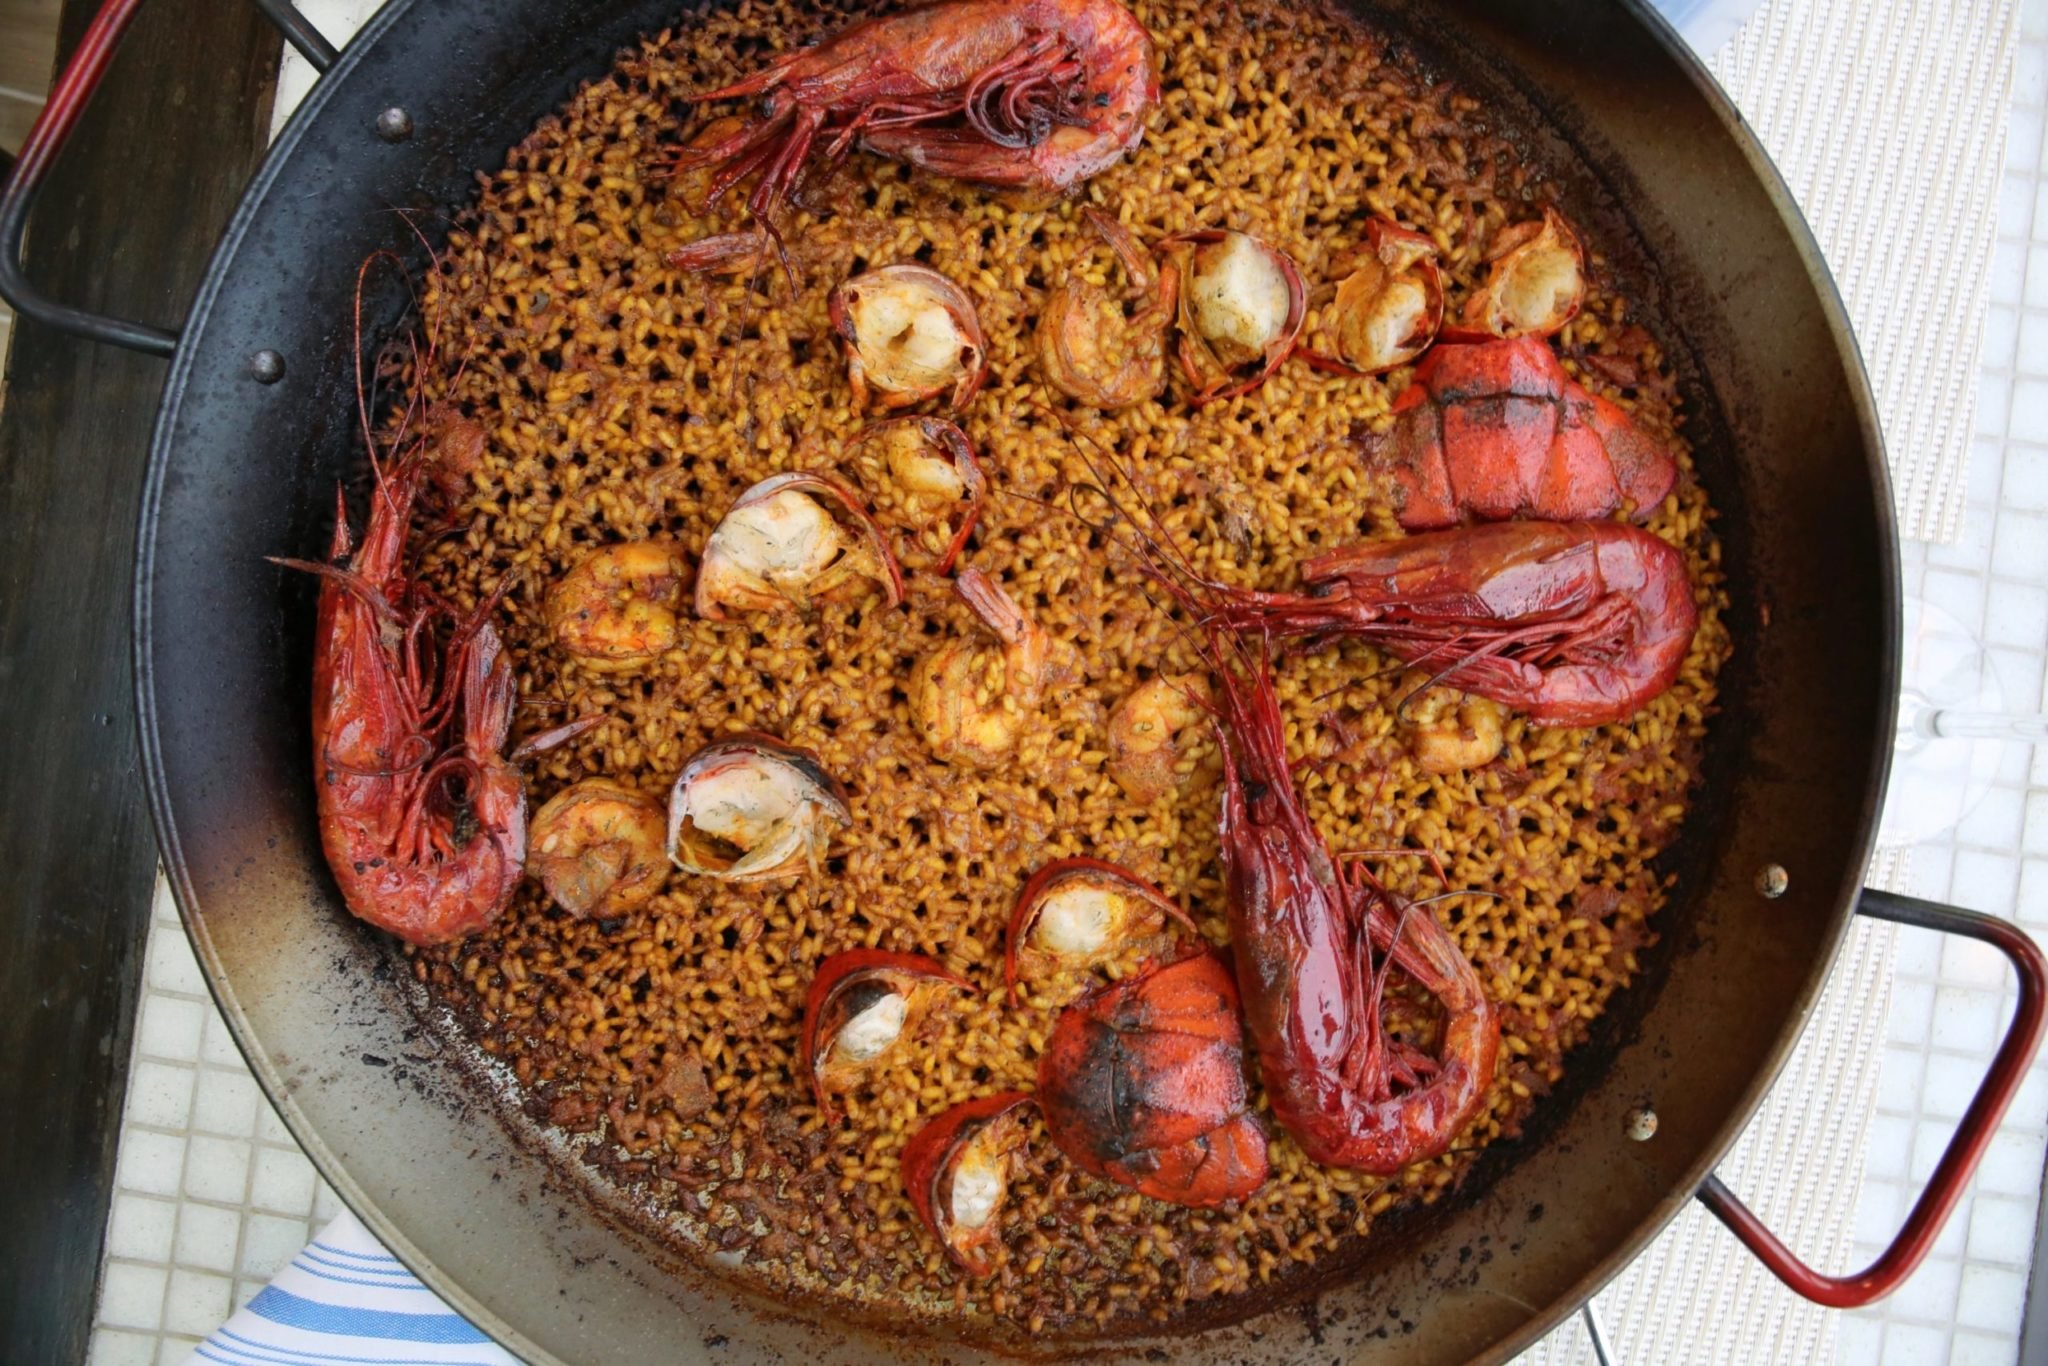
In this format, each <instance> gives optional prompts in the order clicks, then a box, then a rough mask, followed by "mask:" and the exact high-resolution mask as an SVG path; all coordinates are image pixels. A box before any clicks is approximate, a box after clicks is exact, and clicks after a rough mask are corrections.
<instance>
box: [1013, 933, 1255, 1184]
mask: <svg viewBox="0 0 2048 1366" xmlns="http://www.w3.org/2000/svg"><path fill="white" fill-rule="evenodd" d="M1249 1106H1250V1102H1249V1099H1248V1097H1247V1095H1246V1088H1245V1080H1244V1035H1243V1031H1242V1029H1241V1028H1240V1027H1239V1025H1238V1005H1237V987H1236V985H1235V984H1234V983H1233V982H1232V981H1231V978H1230V969H1228V968H1226V967H1225V966H1224V965H1223V962H1222V960H1221V959H1219V958H1217V957H1216V956H1215V955H1214V954H1211V953H1198V954H1195V955H1194V956H1192V957H1188V958H1182V959H1180V960H1179V961H1178V962H1172V963H1162V964H1155V965H1153V966H1152V967H1150V968H1148V969H1147V970H1145V971H1144V972H1141V973H1139V974H1138V975H1137V976H1134V977H1126V978H1125V979H1124V980H1122V981H1121V982H1117V983H1114V984H1111V985H1108V986H1105V987H1102V988H1100V989H1098V990H1096V991H1093V992H1091V993H1089V994H1088V995H1086V996H1084V997H1082V998H1081V999H1080V1000H1078V1001H1076V1002H1075V1003H1074V1004H1072V1005H1070V1006H1068V1007H1067V1008H1066V1009H1065V1010H1064V1011H1062V1012H1061V1013H1060V1016H1059V1018H1058V1020H1057V1021H1055V1022H1054V1024H1053V1030H1052V1037H1051V1038H1050V1039H1049V1040H1047V1042H1046V1046H1045V1052H1044V1053H1043V1054H1041V1055H1040V1057H1039V1059H1038V1108H1039V1113H1040V1114H1041V1115H1043V1116H1044V1118H1045V1129H1046V1133H1047V1134H1048V1135H1050V1136H1051V1138H1052V1141H1053V1142H1054V1143H1055V1144H1056V1145H1058V1147H1059V1149H1060V1151H1061V1152H1063V1153H1065V1154H1066V1155H1067V1157H1068V1158H1069V1159H1070V1160H1071V1161H1072V1162H1073V1163H1074V1165H1076V1166H1078V1167H1080V1168H1082V1169H1083V1170H1084V1171H1089V1172H1093V1173H1094V1174H1095V1175H1097V1176H1100V1177H1103V1178H1105V1179H1107V1180H1110V1181H1115V1182H1117V1183H1118V1184H1120V1185H1125V1186H1129V1187H1130V1188H1131V1189H1133V1190H1136V1191H1138V1192H1140V1193H1141V1194H1144V1195H1149V1196H1151V1197H1152V1198H1153V1199H1155V1200H1165V1201H1167V1202H1169V1203H1171V1204H1176V1205H1191V1206H1195V1207H1197V1208H1203V1207H1207V1206H1211V1205H1220V1204H1223V1203H1225V1202H1226V1201H1231V1200H1242V1199H1244V1198H1245V1197H1246V1196H1248V1195H1250V1194H1251V1193H1252V1192H1253V1191H1255V1190H1257V1189H1258V1188H1259V1187H1260V1185H1261V1184H1263V1183H1264V1182H1265V1179H1266V1171H1267V1165H1266V1135H1265V1131H1264V1130H1262V1129H1261V1128H1260V1127H1259V1124H1258V1121H1257V1120H1256V1119H1254V1118H1253V1117H1252V1115H1251V1113H1250V1108H1249Z"/></svg>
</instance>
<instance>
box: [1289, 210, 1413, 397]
mask: <svg viewBox="0 0 2048 1366" xmlns="http://www.w3.org/2000/svg"><path fill="white" fill-rule="evenodd" d="M1333 273H1339V274H1341V275H1342V278H1341V279H1340V280H1339V281H1338V283H1337V287H1336V291H1335V293H1334V295H1333V296H1332V297H1331V299H1330V303H1329V307H1328V308H1327V309H1326V310H1325V315H1326V316H1325V318H1324V320H1323V324H1322V326H1321V327H1320V328H1318V329H1317V332H1316V335H1315V336H1313V337H1311V338H1310V339H1309V340H1308V341H1307V342H1305V343H1304V344H1303V347H1302V358H1303V359H1305V360H1307V361H1308V362H1309V364H1311V365H1314V366H1316V367H1317V368H1318V369H1323V370H1337V371H1342V372H1345V373H1349V374H1355V375H1377V374H1381V373H1383V372H1384V371H1387V370H1391V369H1393V368H1394V367H1395V366H1397V365H1406V364H1407V363H1408V362H1409V361H1411V360H1414V359H1415V358H1416V357H1417V356H1419V355H1421V354H1422V353H1423V352H1424V351H1425V350H1427V349H1428V347H1429V344H1430V343H1431V342H1433V341H1435V340H1436V336H1437V330H1438V329H1439V328H1441V327H1442V326H1443V321H1444V276H1443V271H1442V269H1441V268H1439V267H1438V265H1437V250H1436V243H1434V242H1432V241H1430V240H1429V238H1427V237H1425V236H1423V235H1422V234H1421V233H1419V232H1415V231H1413V230H1411V229H1409V228H1404V227H1402V226H1401V225H1400V224H1398V223H1396V222H1394V221H1392V220H1391V219H1386V218H1375V219H1372V220H1371V221H1369V222H1368V223H1367V224H1366V225H1365V242H1364V244H1363V245H1362V246H1360V247H1358V248H1356V249H1354V250H1353V251H1351V252H1349V253H1347V254H1346V255H1345V256H1344V257H1343V258H1342V259H1340V260H1338V261H1336V262H1334V263H1333Z"/></svg>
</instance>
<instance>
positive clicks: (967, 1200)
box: [902, 1091, 1031, 1276]
mask: <svg viewBox="0 0 2048 1366" xmlns="http://www.w3.org/2000/svg"><path fill="white" fill-rule="evenodd" d="M1030 1099H1031V1093H1030V1092H1029V1091H1004V1092H1001V1093H999V1094H997V1095H993V1096H982V1097H981V1098H979V1099H977V1100H970V1101H964V1102H962V1103H961V1104H959V1105H955V1106H954V1107H953V1108H952V1109H950V1110H948V1111H946V1112H945V1113H944V1114H942V1115H940V1116H939V1117H938V1118H937V1119H934V1120H932V1121H931V1122H930V1123H929V1124H927V1125H925V1126H924V1127H923V1128H922V1129H919V1130H918V1131H917V1132H916V1133H915V1134H913V1135H911V1137H910V1141H909V1142H908V1143H906V1144H904V1145H903V1158H902V1166H903V1189H904V1193H905V1194H907V1195H908V1196H909V1197H910V1204H911V1208H913V1209H915V1210H916V1211H917V1217H918V1218H919V1219H921V1220H923V1221H924V1226H925V1227H926V1228H927V1229H930V1230H931V1234H932V1236H933V1237H934V1238H936V1239H938V1240H939V1243H940V1244H941V1245H942V1246H943V1247H944V1248H945V1249H946V1255H947V1256H949V1257H951V1258H952V1259H953V1260H954V1262H956V1263H957V1264H958V1265H959V1266H960V1268H961V1269H962V1270H964V1271H966V1272H967V1274H968V1275H970V1276H986V1275H988V1274H989V1273H990V1272H992V1271H994V1270H995V1269H996V1268H995V1257H994V1251H995V1247H996V1244H997V1242H998V1241H999V1233H998V1229H999V1226H1000V1219H999V1217H998V1216H999V1215H1000V1214H1001V1213H1002V1208H1003V1201H1004V1199H1005V1198H1006V1197H1007V1196H1008V1194H1009V1186H1010V1167H1011V1163H1012V1160H1013V1158H1014V1155H1015V1153H1016V1152H1017V1150H1018V1149H1019V1148H1021V1147H1022V1146H1023V1144H1024V1125H1023V1121H1022V1118H1021V1116H1019V1115H1018V1113H1017V1110H1018V1107H1020V1106H1022V1105H1023V1104H1024V1103H1025V1102H1027V1101H1029V1100H1030Z"/></svg>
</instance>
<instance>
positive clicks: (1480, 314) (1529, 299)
mask: <svg viewBox="0 0 2048 1366" xmlns="http://www.w3.org/2000/svg"><path fill="white" fill-rule="evenodd" d="M1487 260H1488V261H1489V262H1490V263H1491V268H1490V269H1489V270H1488V271H1487V275H1486V283H1485V284H1483V285H1481V286H1480V287H1479V288H1478V289H1477V290H1475V291H1473V293H1472V296H1471V297H1470V298H1468V299H1467V300H1466V301H1465V311H1464V312H1463V313H1462V314H1460V315H1459V317H1458V323H1457V326H1455V327H1447V328H1445V329H1444V334H1445V337H1446V338H1447V339H1448V340H1454V341H1475V340H1483V339H1485V338H1487V337H1523V336H1538V337H1548V336H1550V335H1551V334H1553V333H1555V332H1556V331H1558V330H1559V329H1560V328H1562V327H1563V326H1564V325H1565V324H1566V323H1568V322H1570V321H1571V320H1572V319H1573V318H1576V317H1577V316H1578V315H1579V309H1580V308H1581V307H1583V306H1584V304H1585V302H1586V253H1585V249H1584V248H1583V247H1581V246H1580V245H1579V235H1578V234H1577V233H1575V232H1573V231H1572V225H1571V224H1569V223H1567V222H1565V220H1564V215H1562V214H1560V213H1559V212H1558V211H1557V210H1556V209H1550V208H1546V209H1544V211H1543V217H1541V218H1539V219H1534V220H1532V221H1530V222H1527V223H1517V224H1515V225H1514V226H1513V227H1511V228H1505V229H1503V230H1502V231H1501V232H1500V233H1499V234H1498V235H1497V236H1496V237H1495V238H1494V240H1493V246H1492V248H1491V249H1490V250H1489V251H1488V252H1487Z"/></svg>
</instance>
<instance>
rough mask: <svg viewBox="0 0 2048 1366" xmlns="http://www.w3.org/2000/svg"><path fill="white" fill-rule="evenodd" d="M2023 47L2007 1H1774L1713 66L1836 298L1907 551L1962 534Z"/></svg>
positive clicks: (2014, 13)
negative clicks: (1868, 391) (1863, 381)
mask: <svg viewBox="0 0 2048 1366" xmlns="http://www.w3.org/2000/svg"><path fill="white" fill-rule="evenodd" d="M2018 38H2019V6H2018V4H2017V3H2015V0H1771V3H1769V4H1767V5H1765V6H1764V7H1763V8H1762V9H1761V10H1759V11H1758V12H1757V14H1756V16H1755V17H1754V18H1752V19H1751V20H1750V21H1749V22H1748V23H1746V24H1744V25H1743V26H1742V28H1741V29H1739V30H1737V32H1736V34H1735V37H1734V39H1733V40H1732V41H1730V42H1729V43H1728V45H1727V46H1726V47H1724V48H1722V49H1721V50H1720V51H1719V52H1717V53H1715V54H1714V55H1713V56H1712V57H1711V58H1709V59H1708V63H1707V64H1708V65H1709V66H1710V67H1711V68H1712V69H1713V72H1714V75H1715V76H1716V77H1717V78H1719V80H1720V82H1721V84H1722V85H1723V86H1724V87H1725V88H1726V89H1727V91H1728V93H1729V95H1731V96H1732V97H1733V98H1734V100H1735V103H1736V106H1737V107H1738V108H1740V109H1741V110H1742V113H1743V116H1744V117H1745V118H1746V119H1747V120H1748V121H1749V123H1750V125H1751V126H1752V127H1753V128H1754V129H1755V130H1756V134H1757V137H1758V138H1759V139H1761V140H1762V142H1763V144H1764V146H1765V147H1766V148H1767V149H1768V150H1769V151H1770V154H1771V158H1772V160H1773V161H1775V162H1776V163H1777V165H1778V170H1779V172H1780V173H1781V174H1783V175H1784V177H1785V183H1786V184H1787V185H1789V186H1790V187H1791V189H1792V194H1793V196H1794V198H1796V199H1797V200H1798V201H1799V205H1800V208H1801V209H1802V210H1804V211H1805V214H1806V219H1807V222H1809V223H1811V224H1812V225H1813V235H1814V237H1815V238H1816V239H1817V240H1818V241H1819V243H1820V248H1821V251H1822V253H1823V254H1824V255H1825V256H1826V257H1827V261H1828V266H1829V268H1830V269H1831V270H1833V272H1834V275H1835V282H1836V283H1837V284H1838V285H1839V286H1840V287H1841V291H1842V297H1843V299H1844V300H1845V301H1846V302H1847V303H1848V306H1849V316H1850V318H1851V319H1852V320H1853V321H1854V323H1855V327H1856V339H1857V342H1858V344H1859V345H1860V346H1861V347H1862V348H1863V360H1864V363H1865V365H1867V366H1868V367H1869V370H1870V378H1871V384H1872V387H1873V388H1874V389H1875V390H1876V392H1877V407H1878V413H1879V416H1880V417H1881V418H1882V420H1883V423H1884V436H1885V447H1886V450H1887V453H1888V455H1889V458H1890V462H1891V471H1892V491H1893V495H1894V498H1895V500H1896V502H1897V505H1898V514H1899V534H1900V535H1901V536H1903V537H1905V538H1907V539H1909V540H1920V541H1943V542H1948V541H1953V540H1955V539H1956V537H1957V535H1958V534H1959V532H1960V531H1961V526H1962V511H1963V490H1964V488H1965V484H1966V475H1967V473H1968V470H1969V459H1970V436H1971V429H1972V426H1973V424H1974V421H1975V414H1976V406H1977V364H1978V360H1979V358H1980V356H1981V354H1982V351H1983V336H1982V333H1983V327H1984V314H1985V309H1986V307H1987V305H1988V302H1989V298H1990V281H1991V256H1992V249H1993V246H1994V244H1995V243H1996V241H1997V231H1998V187H1999V177H2000V172H2001V170H2002V168H2003V166H2004V162H2005V119H2006V105H2007V101H2008V98H2009V96H2010V93H2011V90H2012V79H2013V54H2014V52H2015V51H2016V50H2017V43H2018Z"/></svg>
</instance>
